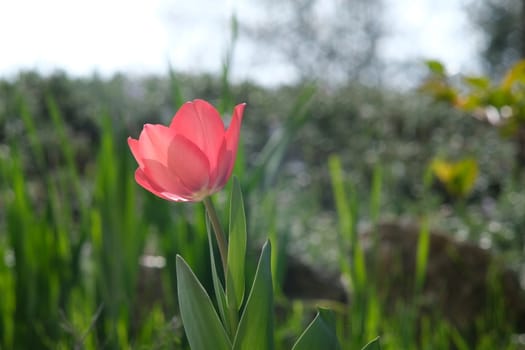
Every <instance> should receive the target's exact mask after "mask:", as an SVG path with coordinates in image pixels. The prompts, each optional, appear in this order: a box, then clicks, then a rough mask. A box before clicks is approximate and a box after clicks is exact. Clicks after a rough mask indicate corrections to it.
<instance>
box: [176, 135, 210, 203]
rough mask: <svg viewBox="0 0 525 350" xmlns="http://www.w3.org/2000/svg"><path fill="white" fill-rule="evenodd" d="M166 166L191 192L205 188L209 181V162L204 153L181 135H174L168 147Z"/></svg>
mask: <svg viewBox="0 0 525 350" xmlns="http://www.w3.org/2000/svg"><path fill="white" fill-rule="evenodd" d="M168 168H169V170H170V172H171V173H172V174H175V175H176V176H177V178H179V179H180V181H181V183H182V184H183V185H184V186H185V187H186V188H187V189H188V190H190V191H191V192H192V193H194V194H195V193H197V192H200V191H201V190H203V189H205V188H206V187H207V186H208V184H209V182H210V162H209V160H208V158H207V157H206V155H205V154H204V153H203V152H202V151H201V150H200V149H199V147H197V146H196V145H195V144H193V143H192V142H191V141H190V140H188V139H187V138H185V137H183V136H179V135H177V136H175V137H174V138H173V140H172V141H171V144H170V147H169V149H168Z"/></svg>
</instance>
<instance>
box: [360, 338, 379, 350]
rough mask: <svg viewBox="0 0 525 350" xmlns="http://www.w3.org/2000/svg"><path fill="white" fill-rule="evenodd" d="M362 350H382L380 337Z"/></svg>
mask: <svg viewBox="0 0 525 350" xmlns="http://www.w3.org/2000/svg"><path fill="white" fill-rule="evenodd" d="M361 350H381V345H380V344H379V337H377V338H375V339H373V340H372V341H370V342H369V343H368V344H366V345H365V346H364V347H363V348H362V349H361Z"/></svg>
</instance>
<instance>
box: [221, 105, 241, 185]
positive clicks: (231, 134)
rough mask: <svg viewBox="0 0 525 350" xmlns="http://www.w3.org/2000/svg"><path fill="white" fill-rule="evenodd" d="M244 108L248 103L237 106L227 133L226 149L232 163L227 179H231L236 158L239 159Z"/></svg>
mask: <svg viewBox="0 0 525 350" xmlns="http://www.w3.org/2000/svg"><path fill="white" fill-rule="evenodd" d="M244 107H246V103H241V104H239V105H237V106H235V109H234V110H233V117H232V121H231V123H230V126H229V127H228V130H227V131H226V149H227V150H228V151H229V152H230V156H231V159H232V161H231V162H230V165H229V168H228V172H227V173H226V175H227V176H226V178H229V177H230V176H231V174H232V171H233V166H234V165H235V158H236V157H237V148H238V145H239V132H240V130H241V123H242V117H243V113H244Z"/></svg>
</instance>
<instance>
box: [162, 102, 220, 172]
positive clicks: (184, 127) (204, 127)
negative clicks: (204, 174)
mask: <svg viewBox="0 0 525 350" xmlns="http://www.w3.org/2000/svg"><path fill="white" fill-rule="evenodd" d="M170 128H171V129H173V130H174V131H175V132H176V133H177V134H178V135H181V136H184V137H185V138H187V139H188V140H189V141H191V142H192V143H193V144H195V145H196V146H197V147H198V148H199V149H200V150H201V151H202V152H203V153H204V154H205V155H206V156H207V158H208V159H209V160H210V163H211V164H210V167H211V168H212V169H213V168H214V167H215V164H214V162H215V160H216V158H217V153H218V152H219V149H220V146H221V143H222V140H223V137H224V123H223V122H222V119H221V116H220V115H219V112H217V110H216V109H215V108H214V107H213V106H212V105H211V104H209V103H208V102H206V101H203V100H194V101H193V102H186V103H185V104H184V105H183V106H182V107H181V108H180V109H179V111H178V112H177V113H176V114H175V116H174V117H173V120H172V122H171V124H170Z"/></svg>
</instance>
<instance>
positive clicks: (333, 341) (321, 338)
mask: <svg viewBox="0 0 525 350" xmlns="http://www.w3.org/2000/svg"><path fill="white" fill-rule="evenodd" d="M323 349H341V346H340V345H339V341H338V340H337V336H336V334H335V316H334V313H333V311H331V310H328V309H322V308H319V309H318V312H317V315H316V316H315V318H314V319H313V321H312V322H311V323H310V324H309V325H308V327H307V328H306V329H305V331H304V332H303V334H301V336H300V337H299V339H297V342H296V343H295V345H294V346H293V348H292V350H323Z"/></svg>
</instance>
